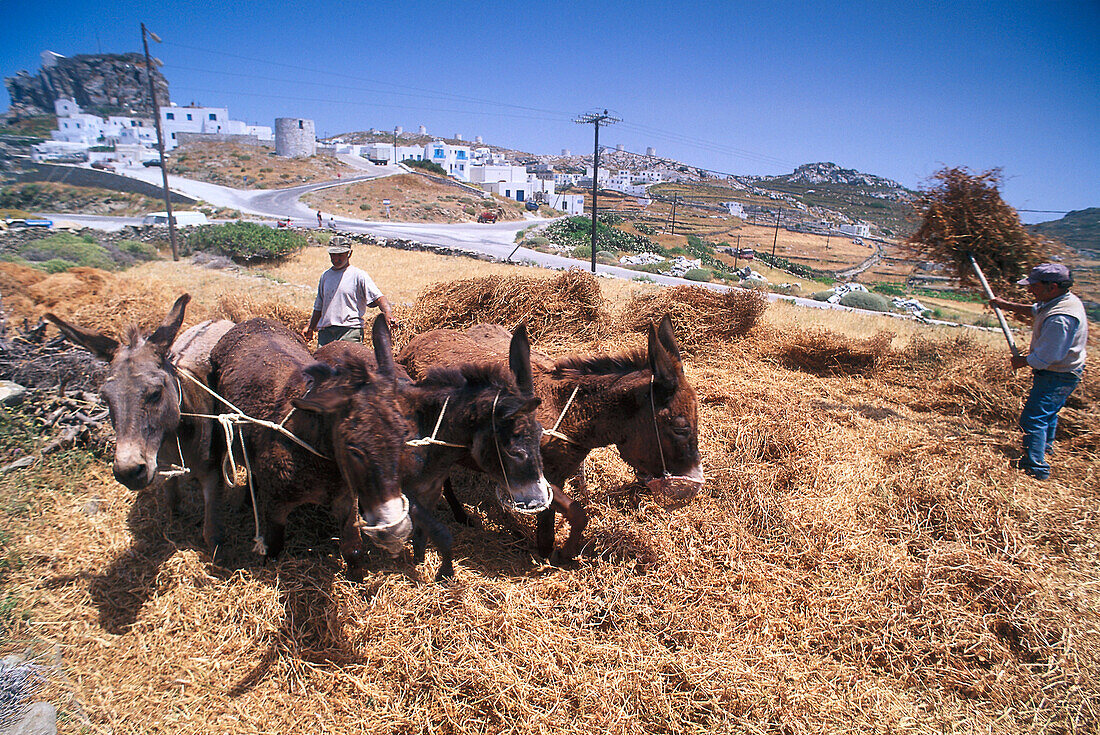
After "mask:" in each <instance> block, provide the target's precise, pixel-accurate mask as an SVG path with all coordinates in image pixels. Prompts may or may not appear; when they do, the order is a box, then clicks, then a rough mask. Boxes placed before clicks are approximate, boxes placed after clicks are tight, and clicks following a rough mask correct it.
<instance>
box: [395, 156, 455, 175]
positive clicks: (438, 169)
mask: <svg viewBox="0 0 1100 735" xmlns="http://www.w3.org/2000/svg"><path fill="white" fill-rule="evenodd" d="M401 163H403V164H405V165H406V166H408V167H409V168H418V169H420V170H421V171H427V172H429V173H433V174H439V175H440V176H446V175H447V171H446V170H445V169H444V168H443V167H442V166H440V165H439V164H438V163H432V162H431V161H417V160H416V159H415V158H406V159H405V160H404V161H402V162H401Z"/></svg>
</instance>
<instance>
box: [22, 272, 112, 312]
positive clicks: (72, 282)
mask: <svg viewBox="0 0 1100 735" xmlns="http://www.w3.org/2000/svg"><path fill="white" fill-rule="evenodd" d="M111 278H112V276H111V274H110V273H108V272H107V271H102V270H99V269H98V268H70V269H69V270H67V271H64V272H62V273H54V274H53V275H50V276H47V277H46V278H44V279H42V280H41V281H39V282H37V283H35V284H33V285H31V286H29V287H28V288H27V294H28V295H29V296H30V297H31V298H32V299H34V301H35V303H37V304H39V305H41V306H44V307H53V306H57V305H58V304H60V303H62V302H69V301H74V300H84V299H86V298H89V297H91V296H95V295H96V294H99V293H101V292H102V291H103V290H104V288H106V286H107V282H108V280H109V279H111Z"/></svg>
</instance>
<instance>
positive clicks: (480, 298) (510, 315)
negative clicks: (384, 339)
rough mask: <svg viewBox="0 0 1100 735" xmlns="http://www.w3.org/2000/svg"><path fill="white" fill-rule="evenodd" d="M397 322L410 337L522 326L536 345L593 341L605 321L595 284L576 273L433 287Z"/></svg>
mask: <svg viewBox="0 0 1100 735" xmlns="http://www.w3.org/2000/svg"><path fill="white" fill-rule="evenodd" d="M401 319H402V321H403V322H404V326H405V328H406V329H407V330H408V331H410V332H411V334H420V333H422V332H427V331H429V330H432V329H444V328H449V329H466V328H467V327H471V326H473V325H474V324H479V323H482V322H487V323H492V324H500V325H502V326H504V327H506V328H508V329H510V330H511V329H515V327H517V326H518V325H519V323H520V322H523V321H526V322H527V331H528V333H529V334H530V335H531V339H532V340H536V341H537V340H541V339H546V338H547V337H553V336H559V337H569V338H573V339H578V340H588V339H592V338H595V337H598V336H599V335H601V334H602V333H603V332H604V331H605V330H606V328H607V326H608V324H609V321H610V317H609V315H608V313H607V311H606V310H605V308H604V301H603V295H602V294H601V293H600V286H599V284H598V283H597V282H596V279H595V278H594V277H593V276H592V275H590V274H588V273H585V272H583V271H579V270H570V271H565V272H564V273H560V274H558V275H556V276H553V277H552V278H532V277H529V276H508V277H504V276H486V277H483V278H468V279H465V280H461V281H450V282H444V283H437V284H436V285H434V286H432V287H430V288H429V289H427V290H426V291H425V292H424V293H423V294H421V295H420V297H419V298H418V299H417V302H416V304H415V305H414V306H412V307H411V308H410V309H408V310H407V311H405V312H403V313H402V315H401Z"/></svg>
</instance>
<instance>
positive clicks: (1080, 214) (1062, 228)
mask: <svg viewBox="0 0 1100 735" xmlns="http://www.w3.org/2000/svg"><path fill="white" fill-rule="evenodd" d="M1027 229H1029V230H1031V231H1032V232H1033V233H1035V234H1037V235H1041V236H1043V237H1049V238H1051V239H1052V240H1059V241H1061V242H1063V243H1065V244H1066V245H1068V246H1069V247H1071V248H1073V249H1074V250H1078V251H1082V252H1087V253H1089V254H1091V255H1092V256H1093V257H1096V258H1100V207H1090V208H1089V209H1080V210H1077V211H1076V212H1070V213H1069V214H1067V215H1066V216H1065V217H1063V218H1062V219H1057V220H1054V221H1053V222H1040V223H1039V224H1037V225H1028V226H1027Z"/></svg>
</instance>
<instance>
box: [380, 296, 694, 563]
mask: <svg viewBox="0 0 1100 735" xmlns="http://www.w3.org/2000/svg"><path fill="white" fill-rule="evenodd" d="M509 336H510V335H509V334H508V331H507V330H506V329H504V328H503V327H500V326H497V325H494V324H479V325H477V326H474V327H471V328H470V329H469V330H467V331H466V332H464V333H459V332H455V333H453V336H452V338H451V340H452V342H453V343H454V349H456V350H457V351H459V352H460V353H461V354H463V356H464V357H465V358H466V359H476V358H477V357H478V356H480V359H489V360H496V361H499V360H500V359H501V354H502V348H503V345H504V344H506V341H507V339H508V338H509ZM648 338H649V344H648V347H647V349H646V350H644V351H643V350H632V351H629V352H626V353H621V354H617V355H603V354H580V355H570V356H567V357H563V358H560V359H557V360H552V359H550V358H549V357H547V356H545V355H542V354H539V353H532V358H531V362H532V366H533V369H534V383H535V393H536V395H538V396H539V397H540V398H542V401H543V402H542V406H541V408H540V409H539V420H540V421H541V422H542V424H543V426H544V427H547V428H549V427H553V426H554V425H555V424H557V423H558V421H559V418H560V419H561V423H560V425H559V426H558V429H557V432H556V434H557V435H551V434H549V433H546V432H544V434H543V438H542V458H543V465H544V467H545V471H546V477H547V479H548V480H550V483H551V485H553V486H554V500H553V504H552V505H551V507H550V509H548V510H546V511H544V512H543V513H542V514H541V515H540V516H539V523H538V536H537V542H538V550H539V553H540V554H541V555H542V556H544V557H548V556H550V555H551V552H552V551H553V546H554V514H555V512H560V513H562V515H564V516H565V517H566V519H567V520H568V521H569V526H570V532H569V538H568V539H567V540H566V542H565V544H564V546H562V549H561V551H560V552H559V555H558V556H559V557H560V558H563V559H570V558H572V557H573V556H575V555H576V554H577V552H578V551H579V550H580V543H581V539H582V535H583V533H584V527H585V525H586V524H587V522H588V516H587V514H586V513H585V511H584V508H582V507H581V505H580V504H579V503H577V502H576V501H574V500H573V499H572V498H570V497H569V495H568V494H566V493H565V492H564V491H563V490H562V489H561V488H562V487H563V486H564V483H565V482H566V481H567V480H568V479H569V478H570V477H573V476H574V475H576V474H577V472H578V471H579V469H580V467H581V463H582V462H583V461H584V458H585V457H586V456H588V453H589V452H590V451H592V450H593V449H595V448H596V447H603V446H609V445H612V444H614V445H616V447H617V448H618V450H619V454H620V455H621V456H622V458H623V459H624V460H625V461H626V463H627V464H629V465H630V466H631V467H632V468H633V469H634V470H635V472H637V473H638V475H639V477H640V478H641V479H643V480H649V481H650V484H651V486H653V487H656V488H657V489H661V488H663V487H671V486H678V487H681V488H682V487H684V486H687V487H688V488H690V490H689V491H687V492H683V491H681V499H688V498H689V497H690V495H691V494H693V493H694V492H695V491H697V490H698V489H699V488H701V487H702V484H703V470H702V464H701V461H700V458H699V438H698V436H699V434H698V426H699V420H698V416H699V414H698V403H697V399H696V396H695V390H694V389H693V388H692V387H691V384H690V383H689V382H688V380H687V377H686V376H685V375H684V368H683V363H682V361H681V359H680V350H679V346H678V345H677V343H676V336H675V334H674V333H673V330H672V322H671V320H670V319H669V318H668V316H667V315H666V316H665V317H664V318H663V319H662V320H661V323H660V325H659V326H654V325H652V324H651V325H650V327H649V335H648ZM448 359H449V358H448V356H447V355H446V354H445V353H442V352H438V351H429V350H425V349H422V348H421V347H420V346H418V345H416V344H415V341H414V343H410V345H409V347H407V348H406V349H405V350H404V351H402V353H401V354H400V355H398V361H399V362H401V363H402V364H404V365H405V367H406V368H408V369H409V372H410V373H411V374H412V375H414V376H416V375H418V374H420V373H422V372H423V371H424V370H426V369H428V368H429V367H431V366H433V365H438V364H440V363H445V362H446V361H447V360H448ZM574 391H575V394H574ZM571 397H572V402H571V403H570V398H571ZM567 404H569V406H568V410H566V411H565V413H564V415H563V414H562V411H563V410H564V409H566V405H567ZM559 435H560V436H559ZM444 493H445V494H446V496H447V500H448V502H449V503H450V504H451V507H452V509H453V510H454V511H455V515H456V517H458V518H459V519H460V520H463V519H464V518H465V511H464V509H463V508H462V505H461V503H459V502H458V500H457V499H456V498H455V496H454V491H453V489H451V488H450V483H447V486H446V487H445V488H444Z"/></svg>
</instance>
